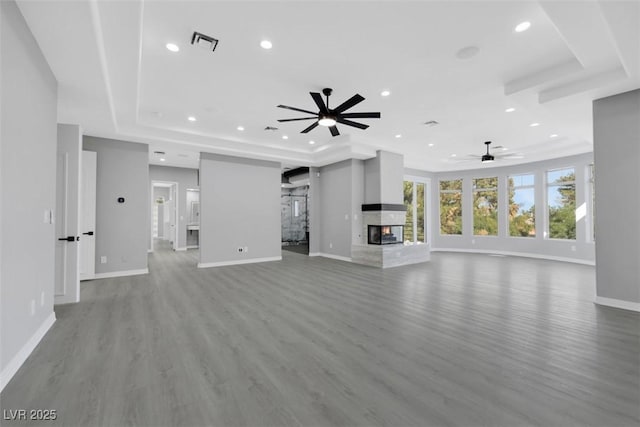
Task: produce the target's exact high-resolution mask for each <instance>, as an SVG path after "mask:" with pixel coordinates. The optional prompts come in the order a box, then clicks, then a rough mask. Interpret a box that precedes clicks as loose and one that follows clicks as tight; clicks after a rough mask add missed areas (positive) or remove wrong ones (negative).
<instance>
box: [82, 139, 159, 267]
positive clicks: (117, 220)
mask: <svg viewBox="0 0 640 427" xmlns="http://www.w3.org/2000/svg"><path fill="white" fill-rule="evenodd" d="M83 145H84V149H85V150H88V151H95V152H97V157H98V165H97V178H96V234H95V237H96V275H97V277H100V275H105V274H111V275H117V274H134V273H144V272H146V271H147V247H148V242H149V233H150V231H149V230H150V225H149V222H150V217H149V200H150V196H149V192H150V189H149V157H148V150H149V147H148V146H147V145H146V144H137V143H132V142H126V141H118V140H114V139H106V138H97V137H92V136H85V137H84V139H83ZM118 197H124V198H125V203H118V201H117V199H118ZM102 256H106V257H107V263H105V264H102V263H101V262H100V259H101V257H102Z"/></svg>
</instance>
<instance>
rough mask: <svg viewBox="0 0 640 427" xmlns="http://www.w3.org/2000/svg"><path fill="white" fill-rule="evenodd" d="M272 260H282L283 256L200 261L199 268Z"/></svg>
mask: <svg viewBox="0 0 640 427" xmlns="http://www.w3.org/2000/svg"><path fill="white" fill-rule="evenodd" d="M270 261H282V257H281V256H274V257H267V258H250V259H239V260H234V261H220V262H199V263H198V268H209V267H224V266H227V265H240V264H255V263H257V262H270Z"/></svg>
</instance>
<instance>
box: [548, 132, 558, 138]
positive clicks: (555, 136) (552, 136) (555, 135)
mask: <svg viewBox="0 0 640 427" xmlns="http://www.w3.org/2000/svg"><path fill="white" fill-rule="evenodd" d="M557 137H558V134H557V133H552V134H551V135H549V138H557Z"/></svg>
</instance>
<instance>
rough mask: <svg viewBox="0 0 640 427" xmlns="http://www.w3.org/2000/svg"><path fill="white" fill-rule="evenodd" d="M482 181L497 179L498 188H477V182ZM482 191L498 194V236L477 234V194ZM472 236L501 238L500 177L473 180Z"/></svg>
mask: <svg viewBox="0 0 640 427" xmlns="http://www.w3.org/2000/svg"><path fill="white" fill-rule="evenodd" d="M481 179H495V181H496V186H495V188H494V187H482V188H476V185H475V182H476V181H478V180H481ZM482 191H495V193H496V205H497V206H496V211H495V212H496V234H476V224H475V209H476V197H475V195H476V193H478V192H482ZM471 235H472V236H473V238H476V237H483V238H484V237H499V236H500V176H498V175H496V176H484V177H479V178H471Z"/></svg>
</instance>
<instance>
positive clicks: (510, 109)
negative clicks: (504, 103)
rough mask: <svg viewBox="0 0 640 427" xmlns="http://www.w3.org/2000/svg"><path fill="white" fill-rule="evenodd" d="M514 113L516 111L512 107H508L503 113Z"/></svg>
mask: <svg viewBox="0 0 640 427" xmlns="http://www.w3.org/2000/svg"><path fill="white" fill-rule="evenodd" d="M514 111H516V109H515V108H513V107H509V108H507V109H506V110H504V112H505V113H513V112H514Z"/></svg>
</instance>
